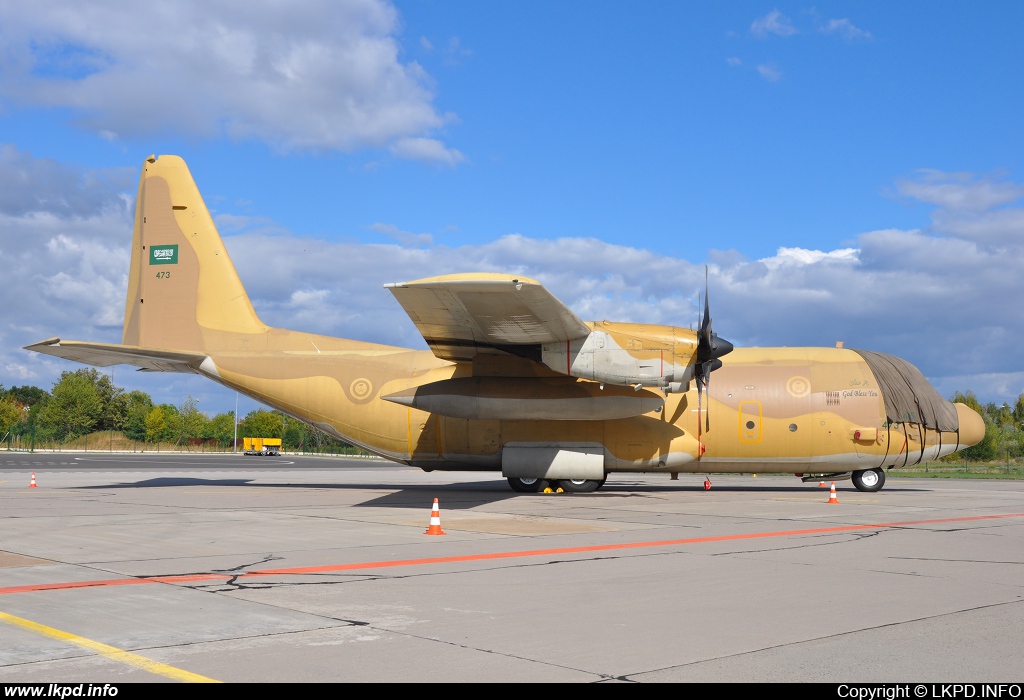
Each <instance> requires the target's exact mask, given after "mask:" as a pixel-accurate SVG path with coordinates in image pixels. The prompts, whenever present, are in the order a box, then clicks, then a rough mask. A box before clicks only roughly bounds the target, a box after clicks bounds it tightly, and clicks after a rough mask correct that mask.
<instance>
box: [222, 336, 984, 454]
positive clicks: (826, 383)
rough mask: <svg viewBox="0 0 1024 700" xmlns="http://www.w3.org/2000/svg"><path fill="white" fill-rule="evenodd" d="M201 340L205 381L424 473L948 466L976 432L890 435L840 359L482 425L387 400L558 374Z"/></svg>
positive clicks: (316, 342)
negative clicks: (432, 389) (511, 455)
mask: <svg viewBox="0 0 1024 700" xmlns="http://www.w3.org/2000/svg"><path fill="white" fill-rule="evenodd" d="M204 335H205V336H206V338H205V340H206V346H207V352H208V354H209V356H210V359H211V363H209V364H207V365H205V366H204V369H203V372H204V373H205V374H207V375H208V376H210V377H211V378H214V379H216V380H217V381H220V382H222V383H224V384H226V385H228V386H231V387H233V388H236V389H238V390H240V391H242V392H243V393H245V394H247V395H249V396H252V397H253V398H256V399H258V400H260V401H263V402H265V403H267V404H269V405H271V406H274V407H275V408H278V409H280V410H282V411H284V412H286V413H288V414H290V415H292V416H294V417H296V418H298V419H300V420H303V421H305V422H307V423H309V424H311V425H315V426H317V427H319V428H321V429H323V430H325V431H327V432H328V433H330V434H331V435H333V436H335V437H337V438H340V439H343V440H346V441H348V442H351V443H353V444H356V445H359V446H362V447H364V448H366V449H367V450H369V451H371V452H373V453H375V454H378V455H381V456H383V457H386V458H388V459H391V460H394V461H397V462H402V463H405V464H409V465H412V466H417V467H421V468H424V469H439V470H445V469H450V470H461V469H481V470H490V469H494V470H497V469H501V461H502V457H501V455H502V449H503V448H505V447H531V446H532V447H563V448H566V449H591V450H593V449H599V450H600V451H603V453H604V465H605V470H606V472H612V471H667V472H705V471H715V472H750V471H760V472H790V473H793V472H836V471H849V470H859V469H873V468H875V467H890V466H902V465H905V464H913V463H916V462H919V461H921V460H926V459H935V458H937V457H940V456H942V455H945V454H949V453H950V452H953V451H955V450H956V449H958V448H960V447H963V446H965V445H968V444H973V443H974V442H977V439H978V436H977V435H975V434H973V433H976V432H977V429H978V424H980V417H978V416H977V414H975V413H974V412H973V411H970V409H967V408H966V407H965V406H962V405H960V406H959V407H958V408H957V409H956V410H957V413H958V414H959V415H960V416H961V421H960V422H961V428H960V430H958V431H946V432H943V431H939V430H936V429H932V428H927V427H925V426H923V425H921V424H917V423H909V422H908V423H896V422H890V421H888V420H887V418H886V410H885V403H884V400H883V396H882V391H881V389H880V388H879V386H878V383H877V380H876V378H875V377H874V376H873V374H872V372H871V369H870V368H869V366H868V365H867V363H866V362H865V361H864V360H863V359H862V358H861V356H860V355H858V354H857V353H856V352H854V351H852V350H847V349H841V348H737V349H736V350H734V351H733V352H732V353H731V354H729V355H728V356H726V357H725V358H723V366H722V367H721V368H720V369H718V370H716V371H715V372H714V373H713V375H712V379H711V382H710V386H709V389H708V392H707V394H705V395H703V396H701V395H699V394H698V391H697V390H696V388H692V389H691V390H689V391H686V392H683V393H673V394H667V395H666V396H665V402H664V406H663V407H658V408H656V409H655V410H652V411H650V412H648V413H645V414H642V415H636V416H632V417H627V418H619V419H614V420H586V419H583V420H580V419H579V417H578V416H566V419H565V420H558V419H545V420H529V419H527V420H521V419H501V420H493V419H492V420H480V419H473V418H461V417H459V418H456V417H452V416H447V415H438V414H435V413H430V412H427V411H422V410H418V409H416V408H412V407H409V406H403V405H398V404H395V403H392V402H391V401H387V400H384V399H383V398H382V397H383V396H387V395H389V394H393V393H395V392H399V391H402V390H405V389H409V388H411V387H417V386H421V385H426V384H430V383H434V382H438V381H441V380H446V379H453V378H460V377H488V378H489V381H490V382H492V383H497V384H498V385H500V384H502V383H504V382H508V383H509V387H510V388H514V386H515V385H516V384H517V383H519V384H521V383H523V382H524V381H529V380H531V379H536V378H537V377H552V379H556V378H555V376H554V374H553V373H552V372H550V371H548V370H546V369H545V368H544V367H541V366H539V365H537V364H536V363H534V362H530V361H529V360H525V359H522V360H518V361H516V362H510V361H509V358H507V357H504V356H502V357H501V358H500V360H499V359H498V356H495V355H480V356H478V357H477V358H476V359H474V361H472V362H462V363H453V362H448V361H445V360H440V359H438V358H437V357H435V356H434V355H433V354H432V353H431V352H430V351H426V350H422V351H420V350H410V349H404V348H397V347H390V346H384V345H376V344H371V343H363V342H359V341H352V340H343V339H338V338H330V337H326V336H318V335H312V334H306V333H300V332H295V331H286V330H281V329H271V330H269V331H268V332H267V333H265V334H258V335H255V336H254V335H245V336H242V335H241V334H235V333H216V334H212V335H211V334H207V333H204ZM215 336H216V337H215ZM557 381H565V382H585V381H587V380H583V379H573V378H568V377H564V376H561V377H557ZM591 389H593V387H591ZM599 391H600V390H599ZM592 393H593V392H592ZM968 414H970V415H968ZM975 419H977V420H975ZM965 423H967V424H969V425H967V430H968V431H973V432H972V434H971V435H965V427H964V424H965ZM981 430H982V431H983V430H984V428H983V426H982V427H981Z"/></svg>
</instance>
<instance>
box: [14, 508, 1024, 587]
mask: <svg viewBox="0 0 1024 700" xmlns="http://www.w3.org/2000/svg"><path fill="white" fill-rule="evenodd" d="M1006 518H1024V513H1002V514H998V515H974V516H967V517H961V518H935V519H931V520H904V521H900V522H891V523H871V524H868V525H839V526H835V527H816V528H810V529H806V530H780V531H776V532H745V533H741V534H738V535H716V536H713V537H690V538H686V539H678V540H655V541H650V542H621V543H617V544H596V545H589V546H584V547H560V548H557V549H528V550H519V551H513V552H486V553H483V554H462V555H456V556H448V557H424V558H421V559H392V560H385V561H365V562H355V563H352V564H329V565H327V566H302V567H294V568H290V569H262V570H259V571H250V572H247V573H244V574H217V573H210V574H182V575H178V576H157V577H151V578H142V577H140V578H118V579H103V580H97V581H65V582H62V583H38V584H30V585H26V586H8V587H5V588H0V595H11V594H14V593H33V592H37V591H61V590H68V589H74V588H105V587H108V586H134V585H139V584H146V583H168V584H182V583H198V582H201V581H228V580H230V579H236V580H240V579H251V578H263V577H268V576H301V575H303V574H322V573H330V572H335V571H359V570H363V569H386V568H393V567H399V566H426V565H429V564H457V563H463V562H471V561H493V560H496V559H517V558H522V557H543V556H552V555H558V554H585V553H588V552H609V551H615V550H623V549H648V548H653V547H678V546H680V545H688V544H707V543H711V542H735V541H738V540H756V539H766V538H772V537H801V536H804V535H823V534H831V533H839V532H858V531H863V530H885V529H891V528H899V527H910V526H913V525H939V524H942V523H966V522H977V521H981V520H1001V519H1006Z"/></svg>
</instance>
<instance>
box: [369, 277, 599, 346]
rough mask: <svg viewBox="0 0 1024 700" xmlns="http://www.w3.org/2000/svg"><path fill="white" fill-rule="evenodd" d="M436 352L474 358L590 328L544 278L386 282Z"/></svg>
mask: <svg viewBox="0 0 1024 700" xmlns="http://www.w3.org/2000/svg"><path fill="white" fill-rule="evenodd" d="M385 287H386V288H387V289H389V290H390V291H391V293H392V294H393V295H394V296H395V299H396V300H397V301H398V303H399V304H401V305H402V308H403V309H405V312H406V313H407V314H409V318H411V319H412V322H413V323H414V324H416V328H417V329H418V330H419V331H420V333H421V334H422V335H423V338H424V339H425V340H426V341H427V344H428V345H429V346H430V348H431V350H433V352H434V354H435V355H437V356H438V357H440V358H442V359H445V360H456V361H459V360H470V359H472V358H473V357H474V356H475V355H477V354H479V353H481V352H489V353H493V352H500V351H502V350H504V351H506V352H513V353H514V351H513V350H508V349H507V346H521V345H540V344H542V343H551V342H556V341H567V340H575V339H577V338H585V337H587V335H589V334H590V327H589V326H587V324H585V323H584V322H583V321H581V320H580V319H579V317H578V316H576V314H574V313H573V312H572V311H571V310H570V309H569V308H568V307H567V306H565V304H563V303H562V302H560V301H559V300H558V299H557V298H556V297H555V296H554V295H553V294H551V292H549V291H548V290H547V289H545V288H544V286H543V285H542V284H540V282H537V281H536V280H532V279H529V278H527V277H516V276H515V275H501V274H491V273H477V274H465V275H445V276H442V277H428V278H426V279H422V280H415V281H413V282H404V283H398V284H388V285H385Z"/></svg>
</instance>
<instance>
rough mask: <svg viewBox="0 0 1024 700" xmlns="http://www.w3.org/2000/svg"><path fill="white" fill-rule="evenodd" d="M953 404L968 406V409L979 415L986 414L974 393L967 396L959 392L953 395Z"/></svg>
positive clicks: (968, 393) (971, 392)
mask: <svg viewBox="0 0 1024 700" xmlns="http://www.w3.org/2000/svg"><path fill="white" fill-rule="evenodd" d="M952 401H953V403H962V404H966V405H967V407H968V408H970V409H972V410H974V411H977V412H978V413H981V414H984V413H985V409H983V408H982V407H981V404H980V403H979V402H978V397H977V396H975V395H974V392H973V391H968V392H967V393H966V394H962V393H960V392H959V391H958V392H956V393H955V394H953V398H952Z"/></svg>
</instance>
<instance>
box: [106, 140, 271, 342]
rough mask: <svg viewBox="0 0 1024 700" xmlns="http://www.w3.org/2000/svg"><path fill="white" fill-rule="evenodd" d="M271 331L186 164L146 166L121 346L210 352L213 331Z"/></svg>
mask: <svg viewBox="0 0 1024 700" xmlns="http://www.w3.org/2000/svg"><path fill="white" fill-rule="evenodd" d="M266 330H267V326H265V325H264V324H263V323H262V322H261V321H260V320H259V318H258V317H257V316H256V312H255V310H253V308H252V303H251V302H250V301H249V297H248V296H247V295H246V293H245V289H244V288H243V287H242V281H241V280H240V279H239V278H238V274H237V273H236V272H235V266H234V265H233V264H232V263H231V258H230V257H228V252H227V249H226V248H225V247H224V242H223V241H222V240H221V238H220V234H218V233H217V227H216V226H214V223H213V219H212V218H211V217H210V212H209V211H208V210H207V209H206V205H205V204H204V203H203V198H202V196H201V195H200V194H199V189H198V188H197V187H196V183H195V181H194V180H193V179H192V175H191V173H189V170H188V166H186V165H185V161H184V160H182V159H181V158H179V157H177V156H160V157H159V158H157V157H155V156H150V157H149V158H147V159H146V162H145V163H143V167H142V176H141V178H140V180H139V194H138V198H137V200H136V206H135V234H134V238H133V240H132V262H131V269H130V272H129V278H128V297H127V300H126V303H125V314H124V334H123V336H122V341H121V342H122V343H123V344H125V345H136V346H142V347H149V348H163V349H168V350H190V351H203V350H204V349H205V347H206V345H207V338H206V337H205V336H207V335H209V334H208V333H207V332H208V331H222V332H234V333H263V332H264V331H266Z"/></svg>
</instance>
